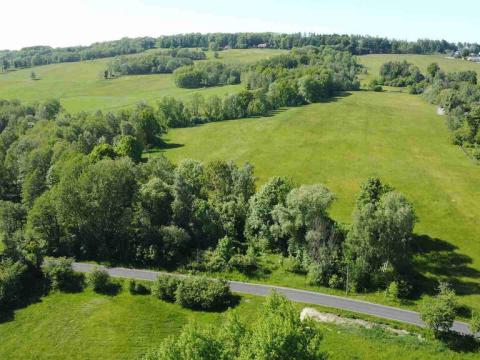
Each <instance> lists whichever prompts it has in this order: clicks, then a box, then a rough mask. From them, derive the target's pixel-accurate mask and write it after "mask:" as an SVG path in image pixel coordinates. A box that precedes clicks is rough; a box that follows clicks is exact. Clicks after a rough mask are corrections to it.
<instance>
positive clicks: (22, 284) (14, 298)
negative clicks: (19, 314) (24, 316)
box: [0, 260, 28, 309]
mask: <svg viewBox="0 0 480 360" xmlns="http://www.w3.org/2000/svg"><path fill="white" fill-rule="evenodd" d="M27 277H28V266H26V265H25V264H22V263H21V262H13V261H12V260H4V261H1V262H0V309H5V308H9V307H13V306H15V305H17V304H18V302H20V300H21V298H22V295H23V293H24V290H26V281H27Z"/></svg>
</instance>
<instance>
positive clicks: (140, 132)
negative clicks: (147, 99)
mask: <svg viewBox="0 0 480 360" xmlns="http://www.w3.org/2000/svg"><path fill="white" fill-rule="evenodd" d="M130 121H131V122H132V124H133V126H134V128H135V131H136V137H137V139H139V140H140V141H141V142H142V143H143V144H144V145H145V146H152V145H155V144H156V143H157V142H158V137H159V136H160V135H161V134H163V133H164V132H165V129H164V127H163V126H162V125H161V123H160V121H159V118H158V116H157V114H155V111H154V110H153V108H152V107H151V106H148V105H145V104H139V105H137V107H136V108H135V110H134V111H133V113H132V114H131V117H130Z"/></svg>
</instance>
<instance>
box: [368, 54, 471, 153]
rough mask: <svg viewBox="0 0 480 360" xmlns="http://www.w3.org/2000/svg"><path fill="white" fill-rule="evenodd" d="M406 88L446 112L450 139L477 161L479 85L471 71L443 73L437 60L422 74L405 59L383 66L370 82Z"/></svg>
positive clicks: (373, 84)
mask: <svg viewBox="0 0 480 360" xmlns="http://www.w3.org/2000/svg"><path fill="white" fill-rule="evenodd" d="M378 84H380V85H390V86H399V87H405V86H406V87H407V89H408V91H409V92H410V93H411V94H422V96H423V97H424V98H425V100H427V101H428V102H430V103H433V104H437V105H438V106H439V107H441V109H443V111H444V112H445V114H446V115H447V119H446V123H447V126H448V128H449V129H450V130H451V131H452V142H453V143H454V144H455V145H459V146H462V148H463V149H464V150H465V151H466V152H467V153H468V154H469V155H470V156H471V157H473V158H475V159H477V160H480V131H479V128H480V105H479V104H480V87H479V86H478V83H477V73H476V72H475V71H473V70H466V71H458V72H450V73H445V72H444V71H442V69H440V67H439V65H438V64H437V63H432V64H430V65H429V66H428V67H427V71H426V73H425V74H422V73H421V72H420V70H419V68H418V67H417V66H414V65H412V64H410V63H408V62H406V61H403V62H396V61H392V62H388V63H385V64H383V65H382V67H381V70H380V78H379V79H377V80H374V81H373V82H372V84H371V86H372V87H374V86H375V85H378Z"/></svg>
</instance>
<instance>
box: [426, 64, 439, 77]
mask: <svg viewBox="0 0 480 360" xmlns="http://www.w3.org/2000/svg"><path fill="white" fill-rule="evenodd" d="M439 71H440V66H438V64H437V63H431V64H430V65H428V66H427V74H428V75H429V76H430V77H431V78H432V79H433V78H434V77H435V76H436V75H437V73H438V72H439Z"/></svg>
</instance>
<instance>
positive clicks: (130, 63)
mask: <svg viewBox="0 0 480 360" xmlns="http://www.w3.org/2000/svg"><path fill="white" fill-rule="evenodd" d="M205 59H206V55H205V53H204V52H203V51H198V50H190V49H178V50H177V49H173V50H156V51H151V52H147V53H143V54H136V55H128V56H125V55H122V56H117V57H115V58H114V59H113V60H112V61H111V62H110V64H109V66H108V70H107V71H108V73H109V74H111V75H113V76H118V75H140V74H167V73H172V72H173V71H174V70H175V69H177V68H179V67H182V66H186V65H192V64H193V60H205Z"/></svg>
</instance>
